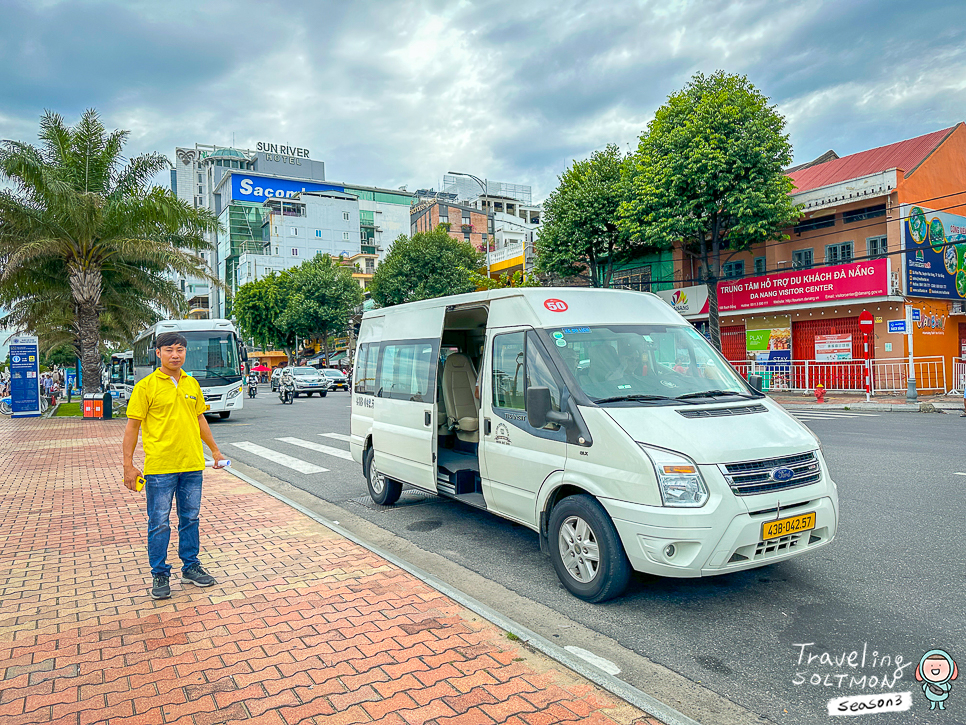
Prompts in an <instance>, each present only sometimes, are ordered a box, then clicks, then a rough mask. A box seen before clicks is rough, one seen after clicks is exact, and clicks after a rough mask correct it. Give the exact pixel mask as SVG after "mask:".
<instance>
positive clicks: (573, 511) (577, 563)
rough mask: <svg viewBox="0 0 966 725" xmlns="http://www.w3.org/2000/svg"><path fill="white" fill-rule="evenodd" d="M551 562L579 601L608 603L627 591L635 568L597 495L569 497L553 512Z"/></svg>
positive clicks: (561, 579)
mask: <svg viewBox="0 0 966 725" xmlns="http://www.w3.org/2000/svg"><path fill="white" fill-rule="evenodd" d="M549 538H550V559H551V561H553V568H554V570H556V572H557V576H558V577H559V578H560V581H561V582H562V583H563V585H564V586H565V587H566V588H567V589H568V590H569V591H570V593H571V594H573V595H574V596H575V597H577V598H578V599H583V600H584V601H586V602H593V603H595V604H596V603H598V602H605V601H607V600H608V599H613V598H614V597H618V596H620V595H621V594H622V593H623V592H624V589H626V588H627V582H628V581H629V580H630V576H631V565H630V562H629V561H628V560H627V554H625V553H624V547H623V546H622V545H621V540H620V537H619V536H618V535H617V529H615V528H614V524H613V522H612V521H611V520H610V516H608V515H607V512H606V511H605V510H604V507H603V506H601V505H600V503H598V502H597V500H596V499H595V498H594V497H593V496H588V495H585V494H581V495H578V496H568V497H567V498H565V499H564V500H563V501H561V502H560V503H559V504H557V505H556V506H555V507H554V508H553V511H551V513H550V531H549Z"/></svg>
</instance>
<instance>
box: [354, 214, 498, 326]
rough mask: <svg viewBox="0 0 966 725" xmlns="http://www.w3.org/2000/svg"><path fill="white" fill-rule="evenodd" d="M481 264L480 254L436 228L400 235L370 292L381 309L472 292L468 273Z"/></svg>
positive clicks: (470, 245)
mask: <svg viewBox="0 0 966 725" xmlns="http://www.w3.org/2000/svg"><path fill="white" fill-rule="evenodd" d="M483 264H484V261H483V253H482V252H480V251H478V250H477V249H476V248H475V247H474V246H473V245H472V244H470V243H469V242H464V241H461V240H458V239H453V237H451V236H450V235H449V234H447V233H446V231H445V230H444V229H441V228H439V227H437V228H436V229H435V230H433V231H431V232H417V233H416V234H414V235H413V236H412V238H410V237H407V236H405V235H403V236H400V237H399V238H398V239H396V241H395V242H393V244H392V247H391V248H390V249H389V253H388V254H387V255H386V258H385V259H384V260H383V262H382V264H380V265H379V266H378V267H376V273H375V274H374V275H373V277H372V281H371V282H370V283H369V291H370V292H371V294H372V299H373V300H375V301H376V302H377V303H378V304H379V305H381V306H383V307H389V306H391V305H399V304H403V303H404V302H415V301H417V300H428V299H431V298H433V297H444V296H446V295H459V294H465V293H467V292H474V291H475V290H476V284H475V283H474V282H473V280H472V278H471V272H473V271H476V270H478V269H480V268H481V267H482V266H483Z"/></svg>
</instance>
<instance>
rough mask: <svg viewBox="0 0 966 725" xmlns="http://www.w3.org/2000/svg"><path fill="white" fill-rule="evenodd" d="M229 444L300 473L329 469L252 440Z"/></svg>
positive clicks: (319, 471)
mask: <svg viewBox="0 0 966 725" xmlns="http://www.w3.org/2000/svg"><path fill="white" fill-rule="evenodd" d="M229 445H232V446H235V447H236V448H241V449H242V450H243V451H248V452H249V453H254V454H255V455H256V456H260V457H262V458H266V459H268V460H269V461H272V462H273V463H277V464H279V465H280V466H285V467H286V468H291V469H292V470H293V471H298V472H299V473H325V472H326V471H328V470H329V469H328V468H322V466H316V465H315V464H314V463H309V462H308V461H303V460H302V459H300V458H294V457H292V456H287V455H285V454H284V453H279V452H278V451H273V450H272V449H271V448H265V447H264V446H260V445H258V444H257V443H252V442H250V441H239V442H238V443H229Z"/></svg>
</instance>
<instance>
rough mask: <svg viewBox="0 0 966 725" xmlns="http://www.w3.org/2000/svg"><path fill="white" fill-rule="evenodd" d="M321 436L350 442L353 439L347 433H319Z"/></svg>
mask: <svg viewBox="0 0 966 725" xmlns="http://www.w3.org/2000/svg"><path fill="white" fill-rule="evenodd" d="M319 435H320V436H325V437H326V438H334V439H335V440H337V441H342V442H343V443H348V442H349V441H350V440H351V439H350V438H349V436H347V435H346V434H345V433H319Z"/></svg>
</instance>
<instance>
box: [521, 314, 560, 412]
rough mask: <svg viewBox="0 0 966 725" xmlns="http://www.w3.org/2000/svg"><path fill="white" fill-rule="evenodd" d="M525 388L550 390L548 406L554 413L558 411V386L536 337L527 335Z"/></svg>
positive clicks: (529, 333) (531, 334)
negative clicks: (551, 407)
mask: <svg viewBox="0 0 966 725" xmlns="http://www.w3.org/2000/svg"><path fill="white" fill-rule="evenodd" d="M527 387H528V388H529V387H537V388H550V404H551V405H552V406H553V409H554V410H556V411H559V410H560V386H558V385H557V381H556V380H554V377H553V373H551V372H550V364H549V363H548V362H547V359H546V358H545V357H544V356H543V353H542V352H540V350H539V348H538V347H537V343H536V336H535V334H534V333H532V332H528V333H527Z"/></svg>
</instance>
